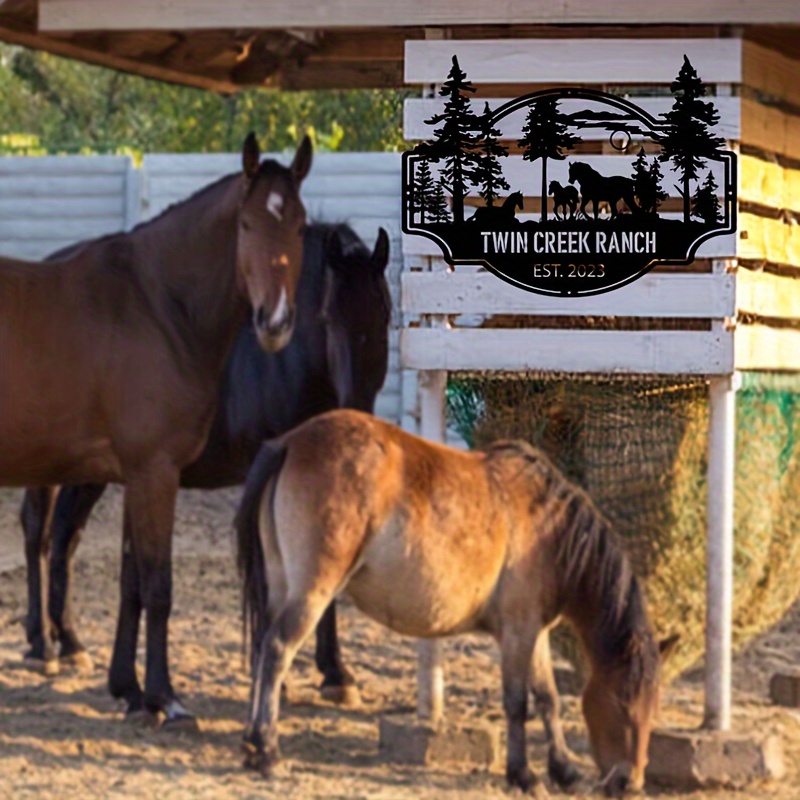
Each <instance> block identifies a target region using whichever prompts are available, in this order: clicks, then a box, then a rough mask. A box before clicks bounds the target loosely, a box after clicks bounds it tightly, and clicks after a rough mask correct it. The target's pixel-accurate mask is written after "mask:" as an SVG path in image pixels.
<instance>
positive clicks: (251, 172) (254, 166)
mask: <svg viewBox="0 0 800 800" xmlns="http://www.w3.org/2000/svg"><path fill="white" fill-rule="evenodd" d="M260 159H261V151H260V150H259V149H258V139H256V135H255V134H254V133H253V131H250V133H248V134H247V138H246V139H245V140H244V145H243V146H242V169H243V170H244V174H245V175H246V176H247V177H248V178H249V179H250V180H252V179H253V178H255V176H256V173H257V172H258V162H259V161H260Z"/></svg>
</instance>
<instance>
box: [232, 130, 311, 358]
mask: <svg viewBox="0 0 800 800" xmlns="http://www.w3.org/2000/svg"><path fill="white" fill-rule="evenodd" d="M311 158H312V148H311V140H310V139H309V138H308V137H307V136H306V137H305V138H304V139H303V141H302V142H301V144H300V147H299V148H298V149H297V153H296V154H295V157H294V160H293V161H292V164H291V166H290V167H288V168H287V167H284V166H281V165H280V164H278V163H277V162H276V161H265V162H264V163H260V152H259V149H258V142H257V141H256V137H255V135H254V134H252V133H251V134H250V135H249V136H248V137H247V139H246V140H245V143H244V146H243V148H242V188H241V192H242V195H241V201H240V203H239V208H238V230H237V241H236V272H237V279H238V283H239V286H240V287H241V289H242V291H243V293H244V294H245V295H246V296H247V297H248V299H249V301H250V305H251V306H252V308H253V325H254V327H255V331H256V336H257V337H258V341H259V344H260V345H261V347H263V348H264V350H266V351H268V352H274V351H276V350H280V349H281V348H282V347H284V346H285V345H286V344H287V343H288V342H289V339H290V338H291V335H292V331H293V329H294V320H295V291H296V289H297V282H298V280H299V278H300V270H301V268H302V263H303V231H304V229H305V224H306V213H305V209H304V207H303V203H302V201H301V200H300V184H301V183H302V182H303V180H304V178H305V177H306V175H308V172H309V170H310V169H311Z"/></svg>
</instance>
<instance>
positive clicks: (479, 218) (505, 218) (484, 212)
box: [467, 192, 522, 225]
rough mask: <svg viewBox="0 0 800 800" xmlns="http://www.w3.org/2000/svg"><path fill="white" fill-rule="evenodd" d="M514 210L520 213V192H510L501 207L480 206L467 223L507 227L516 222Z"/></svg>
mask: <svg viewBox="0 0 800 800" xmlns="http://www.w3.org/2000/svg"><path fill="white" fill-rule="evenodd" d="M516 209H519V210H520V211H522V192H512V193H511V194H510V195H509V196H508V197H506V199H505V201H504V202H503V205H502V206H480V207H478V208H477V209H475V213H474V214H473V215H472V216H471V217H470V218H469V219H468V220H467V222H480V223H481V224H483V225H508V224H509V223H511V224H514V223H516V221H517V217H516V213H517V212H516Z"/></svg>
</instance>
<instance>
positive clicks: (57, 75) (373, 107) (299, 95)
mask: <svg viewBox="0 0 800 800" xmlns="http://www.w3.org/2000/svg"><path fill="white" fill-rule="evenodd" d="M407 94H408V93H407V92H398V91H389V90H387V91H384V90H381V91H360V90H358V91H357V90H353V91H318V92H296V93H290V92H276V91H274V90H268V89H250V90H247V91H244V92H242V93H240V94H237V95H234V96H231V97H222V96H220V95H216V94H212V93H210V92H205V91H202V90H200V89H191V88H188V87H182V86H174V85H171V84H166V83H161V82H159V81H153V80H148V79H146V78H140V77H136V76H133V75H127V74H124V73H120V72H115V71H113V70H109V69H104V68H102V67H95V66H90V65H88V64H82V63H80V62H77V61H70V60H68V59H63V58H58V57H56V56H52V55H50V54H48V53H41V52H35V51H31V50H26V49H24V48H20V47H12V46H8V45H0V98H2V102H0V152H7V153H9V152H10V153H29V152H30V153H41V152H43V153H94V152H96V153H120V152H133V153H143V152H175V153H179V152H232V151H235V150H238V149H239V147H240V146H241V143H242V141H243V140H244V138H245V136H246V135H247V133H248V132H249V131H251V130H253V131H255V132H256V133H257V134H258V136H259V139H260V141H261V144H262V146H263V148H264V149H265V150H267V151H281V150H284V149H289V148H292V147H294V146H296V144H297V143H298V141H299V140H300V138H302V136H303V134H304V133H305V132H306V131H307V130H308V131H309V132H310V133H311V135H312V138H313V139H314V140H315V145H316V149H317V150H322V151H325V150H350V151H359V150H402V149H404V148H405V142H404V141H403V138H402V104H403V99H404V97H405V96H407Z"/></svg>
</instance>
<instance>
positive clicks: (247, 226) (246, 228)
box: [239, 219, 250, 231]
mask: <svg viewBox="0 0 800 800" xmlns="http://www.w3.org/2000/svg"><path fill="white" fill-rule="evenodd" d="M239 224H240V225H241V226H242V230H243V231H249V230H250V223H249V222H247V220H244V219H243V220H240V221H239Z"/></svg>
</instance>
